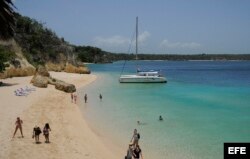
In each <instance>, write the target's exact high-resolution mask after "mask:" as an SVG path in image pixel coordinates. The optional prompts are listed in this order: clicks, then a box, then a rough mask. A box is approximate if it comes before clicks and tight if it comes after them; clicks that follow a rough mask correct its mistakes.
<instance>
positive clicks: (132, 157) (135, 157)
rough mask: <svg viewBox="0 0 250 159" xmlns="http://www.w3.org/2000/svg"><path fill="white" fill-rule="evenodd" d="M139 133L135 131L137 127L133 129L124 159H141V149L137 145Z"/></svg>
mask: <svg viewBox="0 0 250 159" xmlns="http://www.w3.org/2000/svg"><path fill="white" fill-rule="evenodd" d="M139 140H140V134H139V133H138V132H137V129H134V133H133V136H132V139H131V140H130V144H129V146H128V150H127V154H126V156H125V159H140V157H141V159H143V156H142V150H141V148H140V146H139Z"/></svg>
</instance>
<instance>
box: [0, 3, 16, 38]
mask: <svg viewBox="0 0 250 159" xmlns="http://www.w3.org/2000/svg"><path fill="white" fill-rule="evenodd" d="M13 7H15V6H14V4H13V3H12V1H11V0H0V24H1V25H0V39H9V38H11V37H13V35H14V25H15V18H14V11H13Z"/></svg>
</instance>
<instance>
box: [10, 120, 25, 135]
mask: <svg viewBox="0 0 250 159" xmlns="http://www.w3.org/2000/svg"><path fill="white" fill-rule="evenodd" d="M22 124H23V121H22V120H21V119H20V117H17V119H16V123H15V125H16V129H15V132H14V134H13V137H12V138H14V137H15V135H16V132H17V130H18V129H20V132H21V135H22V138H23V129H22Z"/></svg>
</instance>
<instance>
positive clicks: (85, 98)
mask: <svg viewBox="0 0 250 159" xmlns="http://www.w3.org/2000/svg"><path fill="white" fill-rule="evenodd" d="M87 100H88V96H87V94H85V95H84V101H85V103H87Z"/></svg>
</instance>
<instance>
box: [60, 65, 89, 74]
mask: <svg viewBox="0 0 250 159" xmlns="http://www.w3.org/2000/svg"><path fill="white" fill-rule="evenodd" d="M64 71H65V72H67V73H79V74H90V70H89V69H88V68H87V67H83V66H79V67H76V66H74V65H72V64H67V65H66V66H65V68H64Z"/></svg>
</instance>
